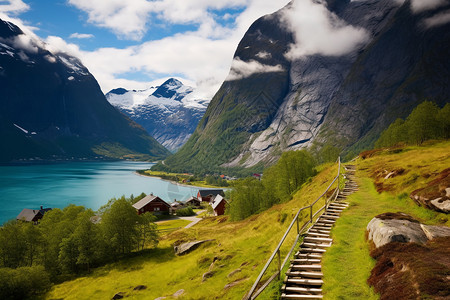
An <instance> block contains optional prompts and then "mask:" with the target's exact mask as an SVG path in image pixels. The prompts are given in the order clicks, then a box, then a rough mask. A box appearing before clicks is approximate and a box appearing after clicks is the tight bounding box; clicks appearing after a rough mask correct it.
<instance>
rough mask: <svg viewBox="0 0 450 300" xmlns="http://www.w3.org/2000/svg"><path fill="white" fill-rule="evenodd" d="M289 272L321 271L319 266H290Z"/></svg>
mask: <svg viewBox="0 0 450 300" xmlns="http://www.w3.org/2000/svg"><path fill="white" fill-rule="evenodd" d="M290 268H291V270H297V271H301V270H304V271H311V270H314V271H320V270H322V266H321V265H295V264H294V265H291V266H290Z"/></svg>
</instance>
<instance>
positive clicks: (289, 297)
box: [281, 293, 323, 300]
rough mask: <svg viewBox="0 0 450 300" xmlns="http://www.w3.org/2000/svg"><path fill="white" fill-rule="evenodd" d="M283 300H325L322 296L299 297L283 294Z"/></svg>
mask: <svg viewBox="0 0 450 300" xmlns="http://www.w3.org/2000/svg"><path fill="white" fill-rule="evenodd" d="M281 299H302V300H315V299H323V296H322V295H297V294H284V293H283V294H281Z"/></svg>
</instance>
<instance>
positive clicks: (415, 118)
mask: <svg viewBox="0 0 450 300" xmlns="http://www.w3.org/2000/svg"><path fill="white" fill-rule="evenodd" d="M438 112H439V107H438V106H437V105H436V104H435V103H433V102H430V101H424V102H422V103H421V104H419V105H418V106H417V107H416V108H415V109H414V110H413V111H412V112H411V114H410V115H409V116H408V118H407V120H406V122H407V128H408V141H409V142H410V143H414V144H417V145H420V144H422V143H423V142H424V141H426V140H429V139H433V138H437V137H438V136H439V123H438V121H437V118H436V117H437V114H438Z"/></svg>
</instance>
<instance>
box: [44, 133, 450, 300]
mask: <svg viewBox="0 0 450 300" xmlns="http://www.w3.org/2000/svg"><path fill="white" fill-rule="evenodd" d="M448 153H450V142H443V143H437V144H433V143H430V144H427V145H424V146H420V147H419V146H412V147H407V148H396V149H386V150H379V151H376V152H373V153H372V154H371V155H372V156H370V157H368V156H365V159H363V158H359V159H358V160H357V163H356V164H357V166H358V171H357V175H358V177H359V179H358V180H359V184H360V191H358V192H357V193H355V194H353V195H352V196H350V197H349V198H348V201H350V203H351V206H350V207H349V209H347V210H346V211H344V213H343V214H342V217H341V218H340V219H339V220H338V222H337V224H336V227H335V229H333V232H332V234H333V239H334V241H335V243H334V245H333V247H331V249H330V251H329V252H327V254H326V255H325V259H324V267H323V271H324V275H325V282H326V284H325V286H324V291H325V297H326V298H328V299H339V298H342V299H363V298H364V299H366V298H367V299H377V298H378V297H379V296H378V295H376V294H375V293H374V292H373V290H372V289H371V288H370V287H369V286H368V284H367V279H368V277H369V275H370V270H371V269H372V268H373V266H374V260H373V259H372V258H370V256H369V247H368V243H367V242H366V241H365V227H366V226H367V223H368V222H369V221H370V219H372V218H373V217H374V216H375V215H377V214H379V213H383V212H386V211H394V212H395V211H403V212H406V213H408V214H411V215H412V216H414V217H415V218H417V219H418V220H420V221H421V222H423V223H426V224H443V225H447V226H448V225H449V224H450V223H449V220H448V217H447V215H445V214H441V213H438V212H434V211H430V210H427V209H425V208H422V207H419V206H417V205H416V204H415V203H414V202H413V201H412V200H411V199H409V198H408V193H409V192H411V191H412V190H414V189H416V188H419V187H421V186H424V185H425V184H426V183H427V182H429V181H431V180H433V178H434V177H435V176H437V174H439V172H440V171H442V169H444V168H445V167H446V166H448V165H450V155H449V154H448ZM399 167H402V168H405V170H406V172H404V173H403V174H402V175H398V176H394V177H391V178H388V179H380V177H379V176H377V174H378V172H380V171H381V170H383V172H384V171H385V170H393V169H395V168H399ZM336 172H337V169H336V165H333V166H330V165H328V166H326V167H323V171H321V172H320V173H319V174H318V175H316V176H315V177H314V178H313V179H312V180H311V181H310V182H309V183H306V184H305V185H304V186H303V187H302V188H301V189H300V190H299V191H298V192H297V193H296V194H295V196H294V198H293V200H291V201H289V202H286V203H284V204H279V205H276V206H274V207H272V208H270V209H269V210H267V211H265V212H263V213H260V214H257V215H254V216H251V217H249V218H247V219H245V220H243V221H237V222H231V221H229V220H228V218H229V217H227V216H221V217H210V218H206V219H204V220H202V221H201V222H199V223H198V224H197V225H196V226H194V227H192V228H190V229H180V230H178V231H175V232H173V233H171V234H168V235H166V236H163V237H162V238H161V240H160V243H159V245H158V247H157V248H156V249H153V250H147V251H144V252H141V253H139V254H138V255H136V256H135V257H132V258H127V259H124V260H121V261H118V262H116V263H113V264H110V265H107V266H105V267H101V268H98V269H96V270H95V271H93V272H92V274H90V275H87V276H85V277H80V278H78V279H75V280H72V281H67V282H65V283H62V284H60V285H57V286H55V287H54V288H53V289H52V290H51V292H50V293H49V294H48V295H47V297H48V298H49V299H56V298H64V299H84V298H110V297H112V296H113V295H114V294H115V293H117V292H124V293H126V295H127V299H155V298H157V297H161V296H167V297H169V299H170V298H171V297H170V296H171V295H173V294H174V293H176V292H180V293H182V295H181V296H180V297H179V299H213V298H225V299H240V298H241V297H242V296H243V295H244V294H245V293H246V292H247V291H248V290H249V289H250V287H251V285H252V284H253V282H254V280H255V279H256V277H257V275H258V273H259V272H260V270H261V269H262V267H263V265H264V263H265V262H266V260H267V258H268V257H269V256H270V253H271V252H272V250H273V249H274V248H275V247H276V244H277V243H278V241H279V239H280V238H281V236H282V234H283V232H284V230H285V228H286V227H287V226H288V224H289V222H290V221H291V220H292V217H293V215H294V214H295V212H296V211H297V210H298V208H300V207H302V206H304V205H305V204H307V203H309V202H311V201H313V200H315V198H316V197H317V196H318V195H320V194H321V193H322V191H324V190H325V188H326V186H327V185H328V183H329V182H330V180H331V179H332V178H333V177H334V176H335V175H336ZM383 178H384V177H383ZM380 180H381V181H383V185H385V186H388V187H389V188H388V189H386V190H383V191H380V193H379V192H377V190H376V185H375V184H374V183H375V182H380ZM206 239H214V240H213V241H210V242H208V243H206V244H203V245H202V246H200V247H199V248H198V249H197V250H195V251H193V252H191V253H189V254H187V255H184V256H176V255H175V254H174V251H173V245H174V244H175V245H176V244H180V243H182V242H186V241H192V240H206ZM293 239H294V236H288V241H290V242H292V241H293ZM287 244H288V243H287ZM286 252H287V249H284V248H282V255H283V254H285V253H286ZM268 273H269V274H270V273H271V272H270V270H269V272H268ZM203 278H204V279H203ZM138 285H145V286H147V289H145V290H133V289H134V287H136V286H138ZM180 290H183V291H180ZM277 290H278V284H274V285H271V286H270V288H269V290H268V291H267V292H266V293H265V294H263V295H262V299H265V298H269V297H273V296H276V295H277V292H278V291H277Z"/></svg>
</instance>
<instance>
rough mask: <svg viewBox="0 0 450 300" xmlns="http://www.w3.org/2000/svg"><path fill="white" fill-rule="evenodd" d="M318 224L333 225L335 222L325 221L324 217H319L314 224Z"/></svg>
mask: <svg viewBox="0 0 450 300" xmlns="http://www.w3.org/2000/svg"><path fill="white" fill-rule="evenodd" d="M319 223H324V224H334V223H336V221H335V220H330V219H327V218H326V217H324V216H321V217H320V218H319V221H317V223H316V224H319Z"/></svg>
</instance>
